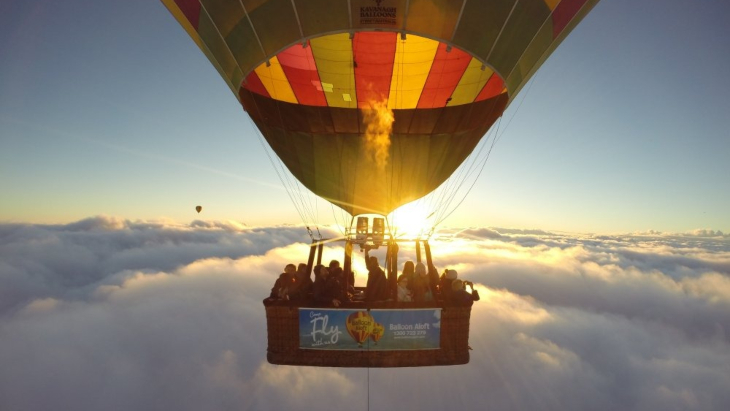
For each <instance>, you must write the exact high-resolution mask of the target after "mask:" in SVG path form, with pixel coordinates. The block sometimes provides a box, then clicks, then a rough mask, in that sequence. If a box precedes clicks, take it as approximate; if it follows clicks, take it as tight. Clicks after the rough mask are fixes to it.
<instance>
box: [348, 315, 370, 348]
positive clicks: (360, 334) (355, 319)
mask: <svg viewBox="0 0 730 411" xmlns="http://www.w3.org/2000/svg"><path fill="white" fill-rule="evenodd" d="M374 325H375V320H373V317H371V316H370V314H368V313H367V311H356V312H354V313H352V314H350V315H349V316H348V317H347V322H346V326H347V332H348V333H349V334H350V336H351V337H352V339H353V340H355V342H356V343H357V346H358V347H362V343H363V342H364V341H365V340H367V339H368V337H369V336H370V333H371V332H372V331H373V326H374Z"/></svg>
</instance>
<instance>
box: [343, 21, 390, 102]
mask: <svg viewBox="0 0 730 411" xmlns="http://www.w3.org/2000/svg"><path fill="white" fill-rule="evenodd" d="M397 38H398V35H397V33H389V32H360V33H355V38H354V39H353V40H352V54H353V59H354V61H353V65H354V66H355V87H356V89H357V106H358V107H360V108H363V107H364V108H369V107H370V102H372V101H383V100H387V99H388V95H389V94H390V82H391V78H392V77H393V63H394V62H395V50H396V42H397Z"/></svg>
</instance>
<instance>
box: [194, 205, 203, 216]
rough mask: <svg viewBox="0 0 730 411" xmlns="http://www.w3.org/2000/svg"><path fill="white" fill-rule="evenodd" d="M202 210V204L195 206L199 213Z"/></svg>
mask: <svg viewBox="0 0 730 411" xmlns="http://www.w3.org/2000/svg"><path fill="white" fill-rule="evenodd" d="M202 210H203V207H201V206H195V211H197V212H198V214H200V212H201V211H202Z"/></svg>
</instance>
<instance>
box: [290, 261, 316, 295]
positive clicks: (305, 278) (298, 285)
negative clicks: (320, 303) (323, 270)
mask: <svg viewBox="0 0 730 411" xmlns="http://www.w3.org/2000/svg"><path fill="white" fill-rule="evenodd" d="M294 279H295V289H294V290H293V291H289V298H290V299H291V300H293V301H307V300H311V298H312V285H313V284H312V279H311V278H310V277H309V274H308V273H307V265H306V264H304V263H301V264H299V267H297V273H296V275H295V277H294Z"/></svg>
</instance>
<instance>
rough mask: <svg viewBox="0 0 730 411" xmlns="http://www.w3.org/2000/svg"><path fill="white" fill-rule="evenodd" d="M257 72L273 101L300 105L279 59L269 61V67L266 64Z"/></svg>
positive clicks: (257, 69) (274, 58) (258, 68)
mask: <svg viewBox="0 0 730 411" xmlns="http://www.w3.org/2000/svg"><path fill="white" fill-rule="evenodd" d="M255 71H256V74H257V75H258V76H259V78H260V79H261V82H262V83H263V84H264V87H266V91H268V92H269V95H270V96H271V97H272V98H273V99H276V100H281V101H286V102H288V103H295V104H296V103H298V101H297V98H296V96H295V95H294V90H292V88H291V84H289V80H288V79H287V78H286V74H284V70H283V69H282V68H281V64H279V59H277V58H276V57H275V56H274V57H272V58H271V60H269V66H268V67H267V65H266V63H264V64H262V65H260V66H258V67H257V68H256V70H255Z"/></svg>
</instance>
